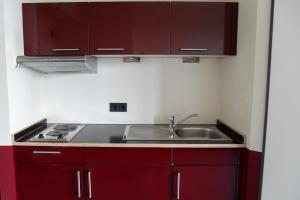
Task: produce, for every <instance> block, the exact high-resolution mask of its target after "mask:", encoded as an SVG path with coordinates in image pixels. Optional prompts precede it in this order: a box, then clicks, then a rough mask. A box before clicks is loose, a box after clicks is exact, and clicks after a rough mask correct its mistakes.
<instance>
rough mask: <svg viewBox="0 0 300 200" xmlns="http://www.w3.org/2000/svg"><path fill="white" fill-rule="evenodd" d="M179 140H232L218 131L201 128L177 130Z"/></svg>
mask: <svg viewBox="0 0 300 200" xmlns="http://www.w3.org/2000/svg"><path fill="white" fill-rule="evenodd" d="M175 134H176V136H177V137H178V138H180V139H183V140H224V139H230V138H228V137H227V136H226V135H224V134H223V133H221V132H220V131H219V130H217V129H213V128H201V127H187V128H179V129H177V130H175Z"/></svg>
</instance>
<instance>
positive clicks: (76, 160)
mask: <svg viewBox="0 0 300 200" xmlns="http://www.w3.org/2000/svg"><path fill="white" fill-rule="evenodd" d="M14 154H15V161H16V181H17V196H18V200H41V199H43V200H75V199H76V200H120V199H122V200H171V199H173V200H202V199H203V200H237V191H238V174H239V162H240V161H239V158H240V151H239V150H234V149H171V148H170V149H167V148H165V149H164V148H57V147H51V148H50V147H16V148H15V149H14Z"/></svg>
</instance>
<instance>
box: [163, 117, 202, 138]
mask: <svg viewBox="0 0 300 200" xmlns="http://www.w3.org/2000/svg"><path fill="white" fill-rule="evenodd" d="M198 116H199V114H197V113H195V114H191V115H189V116H187V117H186V118H184V119H183V120H181V121H180V122H178V123H177V124H176V123H175V115H173V116H171V117H170V118H169V132H170V137H171V138H174V133H175V128H176V127H177V126H178V125H179V124H181V123H182V122H185V121H186V120H188V119H190V118H192V117H198Z"/></svg>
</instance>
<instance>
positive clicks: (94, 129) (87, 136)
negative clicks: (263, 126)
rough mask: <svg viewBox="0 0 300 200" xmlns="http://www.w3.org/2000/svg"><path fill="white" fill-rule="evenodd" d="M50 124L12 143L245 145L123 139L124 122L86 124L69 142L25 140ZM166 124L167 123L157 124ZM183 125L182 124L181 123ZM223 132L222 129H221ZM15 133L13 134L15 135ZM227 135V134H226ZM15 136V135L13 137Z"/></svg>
mask: <svg viewBox="0 0 300 200" xmlns="http://www.w3.org/2000/svg"><path fill="white" fill-rule="evenodd" d="M51 125H52V124H44V126H42V127H40V128H38V129H35V130H34V131H31V132H30V133H28V134H26V135H25V136H23V137H21V138H19V139H16V141H14V145H16V146H18V145H33V146H35V145H36V146H37V145H43V146H53V145H57V144H59V145H61V146H80V145H82V146H97V145H100V146H101V145H113V146H114V145H118V144H119V145H123V146H125V145H130V144H131V145H140V146H143V144H144V145H145V146H149V145H150V146H151V144H152V145H155V146H159V145H160V144H161V145H162V146H163V145H178V144H179V145H180V144H181V145H193V144H194V145H215V146H216V145H218V147H222V145H223V146H224V147H230V145H231V146H232V147H239V148H241V147H244V146H245V145H244V144H242V143H241V142H238V141H237V140H234V141H233V142H232V143H229V144H228V143H227V144H216V143H213V144H212V143H207V142H203V141H202V142H201V141H124V140H123V135H124V132H125V129H126V126H127V125H126V124H86V126H85V127H84V128H83V129H82V130H81V131H80V132H79V133H78V134H77V135H76V136H75V137H74V138H73V139H72V140H71V141H70V142H69V143H53V142H28V141H27V140H28V139H29V138H30V137H32V136H33V135H36V134H38V133H40V132H41V131H43V130H45V129H46V128H47V127H49V126H51ZM159 126H166V127H167V125H159ZM183 126H184V125H183ZM188 126H199V125H188ZM223 132H224V131H223ZM16 135H17V134H16ZM16 135H15V136H16ZM226 135H228V134H226ZM15 138H16V137H15ZM231 138H232V137H231Z"/></svg>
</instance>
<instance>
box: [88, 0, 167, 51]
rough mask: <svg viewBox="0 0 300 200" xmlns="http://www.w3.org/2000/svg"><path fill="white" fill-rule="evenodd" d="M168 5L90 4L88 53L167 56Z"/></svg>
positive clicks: (131, 3)
mask: <svg viewBox="0 0 300 200" xmlns="http://www.w3.org/2000/svg"><path fill="white" fill-rule="evenodd" d="M169 27H170V3H169V2H153V3H152V2H126V3H107V2H105V3H99V2H98V3H90V54H94V55H97V54H98V55H101V54H102V55H107V54H108V55H113V54H148V55H155V54H170V29H169Z"/></svg>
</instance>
